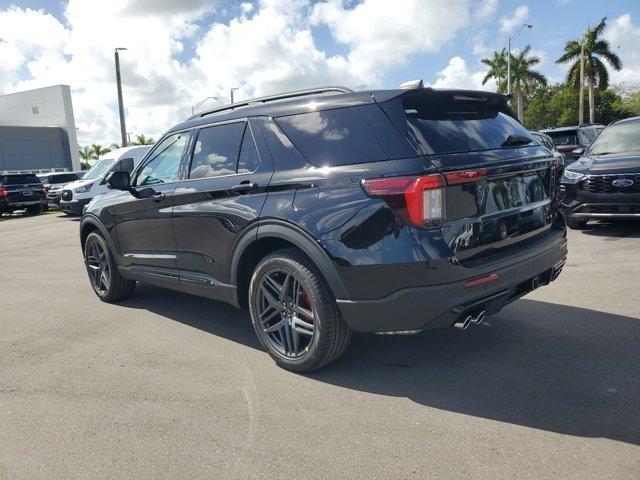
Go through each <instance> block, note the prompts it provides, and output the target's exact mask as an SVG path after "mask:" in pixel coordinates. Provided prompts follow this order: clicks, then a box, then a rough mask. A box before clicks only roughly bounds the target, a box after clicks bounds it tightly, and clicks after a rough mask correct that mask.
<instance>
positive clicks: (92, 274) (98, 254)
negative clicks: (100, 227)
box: [84, 232, 136, 303]
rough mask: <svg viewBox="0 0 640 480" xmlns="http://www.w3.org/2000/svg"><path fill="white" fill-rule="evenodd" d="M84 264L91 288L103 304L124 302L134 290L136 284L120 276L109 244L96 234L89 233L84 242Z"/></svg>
mask: <svg viewBox="0 0 640 480" xmlns="http://www.w3.org/2000/svg"><path fill="white" fill-rule="evenodd" d="M84 263H85V266H86V268H87V274H88V275H89V282H90V283H91V287H92V288H93V291H94V292H95V293H96V295H97V296H98V298H99V299H100V300H102V301H103V302H107V303H113V302H118V301H120V300H124V299H125V298H127V297H129V296H131V294H132V293H133V291H134V290H135V288H136V282H135V281H133V280H127V279H126V278H124V277H123V276H122V275H121V274H120V271H119V270H118V266H117V265H116V261H115V259H114V258H113V255H112V254H111V250H110V249H109V244H108V243H107V241H106V240H105V239H104V238H103V237H102V236H101V235H100V234H98V233H97V232H92V233H90V234H89V235H88V236H87V239H86V240H85V242H84Z"/></svg>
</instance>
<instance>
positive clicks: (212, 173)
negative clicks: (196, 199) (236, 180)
mask: <svg viewBox="0 0 640 480" xmlns="http://www.w3.org/2000/svg"><path fill="white" fill-rule="evenodd" d="M244 128H245V123H244V122H239V123H228V124H226V125H218V126H216V127H207V128H203V129H202V130H200V132H199V133H198V139H197V140H196V144H195V147H194V149H193V158H192V160H191V171H190V173H189V178H207V177H219V176H221V175H230V174H233V173H236V167H237V164H238V153H239V151H240V142H242V133H243V132H244Z"/></svg>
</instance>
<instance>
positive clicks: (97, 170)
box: [82, 158, 113, 180]
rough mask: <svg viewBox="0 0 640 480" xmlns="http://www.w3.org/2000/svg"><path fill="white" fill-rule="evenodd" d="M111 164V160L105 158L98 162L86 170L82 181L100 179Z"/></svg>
mask: <svg viewBox="0 0 640 480" xmlns="http://www.w3.org/2000/svg"><path fill="white" fill-rule="evenodd" d="M112 163H113V158H105V159H103V160H99V161H98V162H97V163H96V164H95V165H94V166H93V167H91V168H90V169H89V170H87V173H85V174H84V176H83V177H82V179H83V180H95V179H96V178H100V177H102V176H103V175H104V174H105V173H106V172H107V171H108V170H109V167H110V166H111V164H112Z"/></svg>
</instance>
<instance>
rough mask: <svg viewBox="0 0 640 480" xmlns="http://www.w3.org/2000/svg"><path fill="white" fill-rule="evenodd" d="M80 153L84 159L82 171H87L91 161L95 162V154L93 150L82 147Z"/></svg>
mask: <svg viewBox="0 0 640 480" xmlns="http://www.w3.org/2000/svg"><path fill="white" fill-rule="evenodd" d="M78 153H79V154H80V158H82V162H81V167H82V170H87V169H88V168H89V160H93V159H94V158H95V152H94V150H93V148H91V147H82V148H81V149H80V151H79V152H78Z"/></svg>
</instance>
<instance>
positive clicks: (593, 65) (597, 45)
mask: <svg viewBox="0 0 640 480" xmlns="http://www.w3.org/2000/svg"><path fill="white" fill-rule="evenodd" d="M606 26H607V17H604V18H603V19H602V20H600V23H598V24H597V25H596V26H595V27H593V28H588V29H587V31H586V32H584V36H583V42H584V76H585V79H586V81H587V86H588V88H589V122H591V123H594V122H595V110H596V106H595V89H596V88H598V89H606V88H607V87H608V86H609V72H608V71H607V66H606V64H605V62H606V63H608V64H609V66H611V67H612V68H613V69H614V70H620V69H621V68H622V61H621V60H620V57H619V56H618V55H617V54H615V53H613V52H612V51H611V46H610V45H609V42H607V41H606V40H604V39H602V38H599V37H600V36H601V35H602V34H603V32H604V29H605V28H606ZM581 50H582V43H581V42H579V41H578V40H570V41H568V42H567V43H566V45H565V46H564V53H563V54H562V56H561V57H560V58H559V59H558V60H556V63H567V62H571V61H572V62H573V63H572V64H571V67H569V72H568V73H567V84H569V85H574V86H575V87H576V88H580V81H581V79H580V56H581ZM603 59H604V62H603ZM580 101H582V99H581V100H580Z"/></svg>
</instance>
